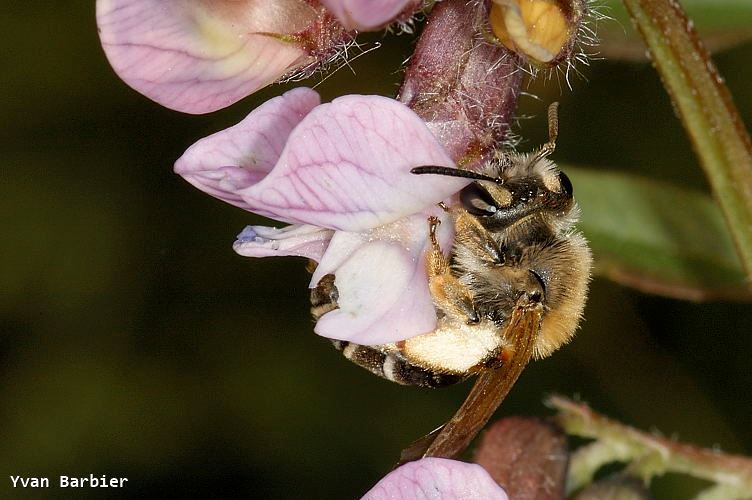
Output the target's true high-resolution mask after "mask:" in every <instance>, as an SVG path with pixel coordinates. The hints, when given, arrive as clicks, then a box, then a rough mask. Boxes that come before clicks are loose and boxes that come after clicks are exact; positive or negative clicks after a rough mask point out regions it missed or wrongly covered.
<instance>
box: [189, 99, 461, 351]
mask: <svg viewBox="0 0 752 500" xmlns="http://www.w3.org/2000/svg"><path fill="white" fill-rule="evenodd" d="M420 165H441V166H447V167H451V166H453V165H454V163H453V161H452V160H451V159H450V158H449V156H448V155H447V153H446V152H445V151H444V149H443V148H442V146H441V145H440V144H439V142H438V141H437V140H436V138H435V137H434V136H433V135H432V134H431V132H430V131H429V130H428V128H427V127H426V125H425V123H424V122H423V121H422V120H421V119H420V118H419V117H418V116H417V115H416V114H415V113H413V112H412V111H411V110H410V109H409V108H407V107H406V106H405V105H403V104H401V103H399V102H397V101H395V100H393V99H389V98H386V97H381V96H361V95H350V96H344V97H340V98H338V99H335V100H334V101H333V102H331V103H328V104H319V97H318V95H317V94H316V93H315V92H314V91H312V90H310V89H306V88H299V89H295V90H292V91H290V92H287V93H286V94H284V95H282V96H280V97H276V98H274V99H272V100H270V101H268V102H266V103H264V104H263V105H262V106H260V107H259V108H257V109H256V110H254V111H253V112H251V113H250V114H249V115H248V116H247V117H246V118H245V119H244V120H243V121H241V122H240V123H238V124H237V125H235V126H233V127H230V128H228V129H226V130H223V131H221V132H218V133H216V134H214V135H212V136H209V137H207V138H204V139H202V140H200V141H198V142H197V143H196V144H194V145H193V146H191V147H190V148H189V149H188V150H187V151H186V152H185V154H184V155H183V156H182V157H181V158H180V159H179V160H178V161H177V162H176V164H175V171H176V172H177V173H179V174H180V175H182V176H183V177H184V178H185V179H186V180H187V181H188V182H190V183H191V184H193V185H194V186H196V187H198V188H199V189H202V190H203V191H205V192H207V193H209V194H212V195H213V196H216V197H218V198H220V199H222V200H224V201H227V202H229V203H232V204H233V205H236V206H238V207H241V208H244V209H245V210H249V211H252V212H254V213H257V214H260V215H264V216H267V217H270V218H273V219H276V220H279V221H283V222H287V223H290V224H291V225H290V226H287V227H285V228H283V229H273V228H268V227H248V228H246V229H245V230H244V231H243V232H242V233H241V234H240V235H239V237H238V240H237V242H236V243H235V245H234V248H235V251H237V252H238V253H239V254H241V255H245V256H250V257H264V256H273V255H298V256H303V257H308V258H311V259H314V260H316V261H317V262H318V263H319V266H318V268H317V270H316V272H315V273H314V275H313V278H312V280H311V284H310V286H311V287H314V286H316V284H317V283H318V281H319V279H320V278H321V277H323V276H324V275H326V274H329V273H332V274H334V275H335V276H336V282H335V284H336V286H337V289H338V291H339V299H338V303H339V309H337V310H334V311H331V312H329V313H327V314H325V315H324V316H323V317H322V318H321V319H320V320H319V322H318V324H317V325H316V328H315V331H316V333H318V334H319V335H322V336H325V337H329V338H335V339H341V340H348V341H351V342H356V343H359V344H371V345H373V344H383V343H386V342H395V341H399V340H403V339H405V338H408V337H412V336H414V335H418V334H421V333H426V332H430V331H432V330H433V329H434V328H435V325H436V313H435V310H434V306H433V303H432V301H431V296H430V293H429V290H428V280H427V276H426V270H425V255H426V252H427V249H428V246H429V243H428V223H427V218H428V216H429V215H434V216H437V217H439V218H441V219H444V221H445V222H447V223H446V224H442V225H441V226H440V227H439V233H438V235H439V240H440V242H441V244H442V245H443V247H444V248H445V249H447V250H448V249H449V248H450V246H451V241H452V238H453V234H452V230H451V223H449V220H448V219H447V216H446V214H445V213H444V211H443V210H441V209H440V208H439V207H438V206H437V203H438V202H440V201H442V200H447V199H448V198H449V197H451V196H452V195H453V194H454V193H456V192H457V191H459V190H460V189H461V188H462V187H464V186H465V185H466V184H467V183H468V180H466V179H457V178H449V177H441V176H430V175H429V176H417V175H414V174H411V173H410V169H411V168H413V167H416V166H420Z"/></svg>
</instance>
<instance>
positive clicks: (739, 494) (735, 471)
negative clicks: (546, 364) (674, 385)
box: [547, 396, 752, 500]
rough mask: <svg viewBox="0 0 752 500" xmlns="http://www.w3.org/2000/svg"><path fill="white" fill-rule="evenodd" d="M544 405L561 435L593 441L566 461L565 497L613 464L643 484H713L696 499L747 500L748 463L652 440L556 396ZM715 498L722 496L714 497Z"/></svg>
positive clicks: (751, 467) (751, 483)
mask: <svg viewBox="0 0 752 500" xmlns="http://www.w3.org/2000/svg"><path fill="white" fill-rule="evenodd" d="M547 404H548V405H550V406H552V407H553V408H554V409H556V410H557V411H558V415H557V416H556V420H557V422H558V423H559V425H561V426H562V428H563V429H564V430H565V431H566V432H567V434H572V435H575V436H581V437H586V438H591V439H596V440H597V441H595V442H594V443H591V444H589V445H585V446H584V447H582V448H580V449H578V450H577V451H576V452H575V453H574V454H573V455H572V456H571V459H570V466H569V471H570V473H569V480H568V482H569V484H568V485H567V487H568V489H570V491H572V490H574V489H576V488H579V487H581V486H583V485H584V484H587V483H588V482H590V481H591V480H592V478H593V477H594V476H595V473H596V472H597V471H598V469H600V468H601V467H602V466H603V465H606V464H608V463H610V462H613V461H614V460H616V461H620V462H627V463H630V465H629V467H628V470H629V472H630V473H631V474H632V475H638V476H641V477H642V478H643V479H645V480H648V481H649V480H650V479H651V478H652V477H655V476H659V475H662V474H665V473H667V472H676V473H680V474H688V475H690V476H693V477H697V478H700V479H706V480H708V481H711V482H713V483H715V485H714V486H713V487H712V488H711V489H708V490H707V491H706V492H704V493H703V495H704V497H701V498H707V499H715V498H726V499H729V500H731V499H736V498H748V497H749V492H750V491H752V459H749V458H747V457H741V456H736V455H727V454H724V453H720V452H718V451H715V450H707V449H704V448H698V447H695V446H692V445H688V444H683V443H678V442H676V441H673V440H671V439H666V438H662V437H660V436H654V435H652V434H648V433H646V432H642V431H639V430H637V429H634V428H632V427H629V426H626V425H624V424H621V423H619V422H616V421H614V420H611V419H609V418H607V417H604V416H603V415H600V414H598V413H596V412H594V411H593V410H591V409H590V408H588V407H587V405H584V404H581V403H576V402H574V401H571V400H569V399H566V398H563V397H561V396H552V397H551V398H549V399H548V402H547ZM719 492H722V493H723V494H724V495H726V496H724V497H718V494H719Z"/></svg>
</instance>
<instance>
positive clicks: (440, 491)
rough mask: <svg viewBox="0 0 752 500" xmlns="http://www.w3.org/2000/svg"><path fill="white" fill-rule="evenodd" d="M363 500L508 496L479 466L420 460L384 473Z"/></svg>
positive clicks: (502, 499) (492, 498)
mask: <svg viewBox="0 0 752 500" xmlns="http://www.w3.org/2000/svg"><path fill="white" fill-rule="evenodd" d="M363 499H364V500H428V499H435V500H478V499H483V500H508V497H507V494H506V493H504V490H503V489H502V488H501V487H500V486H499V485H498V484H496V482H494V480H493V479H491V476H489V475H488V473H487V472H486V470H485V469H484V468H483V467H481V466H480V465H477V464H469V463H465V462H459V461H457V460H449V459H446V458H424V459H421V460H418V461H416V462H408V463H406V464H405V465H402V466H401V467H399V468H397V469H395V470H393V471H392V472H390V473H389V474H387V475H386V476H385V477H384V478H383V479H382V480H381V481H379V482H378V483H376V486H374V487H373V488H372V489H371V490H370V491H369V492H368V493H366V494H365V495H364V496H363Z"/></svg>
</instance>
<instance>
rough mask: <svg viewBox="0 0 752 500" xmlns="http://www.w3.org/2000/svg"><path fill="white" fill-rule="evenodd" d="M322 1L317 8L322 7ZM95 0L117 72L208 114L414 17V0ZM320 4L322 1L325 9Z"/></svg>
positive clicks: (175, 103)
mask: <svg viewBox="0 0 752 500" xmlns="http://www.w3.org/2000/svg"><path fill="white" fill-rule="evenodd" d="M321 4H323V5H321ZM321 4H319V2H317V1H314V0H97V25H98V26H99V34H100V38H101V41H102V46H103V47H104V50H105V53H106V55H107V58H108V59H109V61H110V64H112V66H113V68H114V69H115V71H116V72H117V73H118V75H119V76H120V77H121V78H122V79H123V80H124V81H125V82H126V83H127V84H128V85H130V86H131V87H133V88H134V89H136V90H137V91H139V92H141V93H142V94H144V95H145V96H147V97H149V98H150V99H153V100H154V101H156V102H158V103H160V104H162V105H163V106H166V107H168V108H171V109H175V110H178V111H184V112H186V113H208V112H210V111H214V110H217V109H220V108H223V107H226V106H229V105H230V104H232V103H234V102H236V101H238V100H240V99H242V98H243V97H245V96H247V95H249V94H252V93H253V92H255V91H257V90H259V89H260V88H262V87H264V86H266V85H269V84H270V83H273V82H275V81H278V80H279V79H280V78H283V77H284V76H286V75H290V74H292V73H294V72H296V71H304V70H308V71H310V70H311V69H312V68H313V67H315V66H317V65H318V64H319V63H320V62H321V61H323V60H326V59H328V58H331V57H332V56H334V55H335V54H336V53H337V51H338V50H339V49H341V48H342V47H343V46H344V45H346V44H347V43H348V42H350V41H351V40H352V38H353V37H354V34H355V32H354V31H353V30H376V29H380V28H382V27H384V26H386V25H387V24H389V23H390V22H392V21H394V20H395V19H398V18H400V17H405V16H408V17H409V16H410V15H411V14H412V13H413V12H414V11H415V9H417V8H418V7H419V6H420V5H421V4H422V3H421V2H420V0H323V1H322V2H321ZM325 7H326V8H325Z"/></svg>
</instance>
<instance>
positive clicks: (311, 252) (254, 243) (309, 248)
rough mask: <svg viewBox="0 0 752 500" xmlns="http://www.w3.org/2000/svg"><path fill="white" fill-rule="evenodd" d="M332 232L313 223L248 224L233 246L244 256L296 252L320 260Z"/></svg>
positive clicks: (281, 254) (297, 254) (273, 255)
mask: <svg viewBox="0 0 752 500" xmlns="http://www.w3.org/2000/svg"><path fill="white" fill-rule="evenodd" d="M333 234H334V231H332V230H331V229H321V228H320V227H316V226H308V225H297V224H296V225H292V226H287V227H283V228H281V229H278V228H276V227H265V226H247V227H246V228H245V229H243V232H241V233H240V234H239V235H238V239H237V241H236V242H235V243H234V244H233V245H232V248H233V250H235V251H236V252H237V253H238V254H240V255H242V256H244V257H280V256H284V255H295V256H299V257H307V258H309V259H313V260H315V261H317V262H318V261H320V260H321V257H322V256H323V255H324V251H325V250H326V247H327V246H328V245H329V240H331V239H332V235H333Z"/></svg>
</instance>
